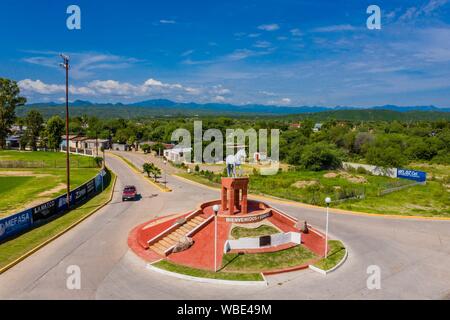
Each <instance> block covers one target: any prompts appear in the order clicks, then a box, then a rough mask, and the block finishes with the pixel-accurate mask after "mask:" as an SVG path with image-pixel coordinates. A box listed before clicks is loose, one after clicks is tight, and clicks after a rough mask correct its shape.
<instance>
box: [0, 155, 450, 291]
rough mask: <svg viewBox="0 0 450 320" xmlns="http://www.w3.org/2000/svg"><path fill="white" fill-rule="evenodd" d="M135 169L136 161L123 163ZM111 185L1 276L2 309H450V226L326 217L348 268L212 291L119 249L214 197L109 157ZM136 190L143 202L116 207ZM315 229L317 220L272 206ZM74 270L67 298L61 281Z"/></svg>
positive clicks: (316, 214)
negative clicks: (79, 304)
mask: <svg viewBox="0 0 450 320" xmlns="http://www.w3.org/2000/svg"><path fill="white" fill-rule="evenodd" d="M124 155H125V156H126V157H127V158H128V159H129V160H130V161H132V162H133V163H135V164H137V165H141V164H142V163H143V162H144V161H145V160H146V159H145V157H146V156H144V155H142V154H134V153H124ZM107 163H108V166H109V167H110V168H111V169H112V170H113V171H114V172H116V174H117V176H118V181H117V184H116V188H115V190H114V197H113V201H112V202H111V203H110V204H109V205H107V206H105V207H104V208H102V209H101V210H99V211H98V212H97V213H96V214H95V215H93V216H92V217H90V218H88V219H87V220H85V221H84V222H82V223H81V224H80V225H79V226H77V227H76V228H74V229H72V230H70V231H69V232H67V233H66V234H64V235H63V236H61V237H60V238H58V239H56V240H55V241H54V242H52V243H50V244H49V245H47V246H46V247H44V248H43V249H41V250H39V251H38V252H37V253H35V254H33V255H32V256H30V257H28V258H27V259H25V260H24V261H22V262H21V263H19V264H18V265H16V266H15V267H13V268H11V269H10V270H8V271H7V272H5V273H4V274H2V275H0V299H449V298H450V273H449V272H448V268H449V266H450V221H433V220H405V219H385V218H382V217H372V216H356V215H345V214H338V213H331V214H330V233H331V234H332V236H333V237H336V238H339V239H341V240H343V241H344V242H345V244H346V245H347V247H348V249H349V257H348V260H347V262H346V263H345V264H344V265H343V266H342V267H341V268H339V269H338V270H337V271H335V272H333V273H331V274H329V275H327V276H326V277H324V276H322V275H319V274H317V273H315V272H313V271H311V270H304V271H299V272H292V273H287V274H282V275H275V276H270V277H268V281H269V285H268V286H267V287H242V286H239V288H238V289H236V287H233V286H223V285H222V286H218V285H214V284H206V283H196V282H190V281H187V280H179V279H174V278H171V277H168V276H163V275H161V274H157V273H153V272H151V271H149V270H147V269H146V268H145V262H143V261H142V260H140V259H139V258H137V257H136V256H135V255H134V254H133V253H132V252H131V251H130V250H129V249H128V247H127V237H128V233H129V231H130V230H131V229H132V228H133V227H134V226H136V225H138V224H140V223H143V222H145V221H147V220H150V219H151V218H153V217H157V216H164V215H167V214H172V213H178V212H186V211H188V210H190V209H192V208H193V207H195V205H197V204H198V203H200V202H203V201H205V200H209V199H216V198H219V192H218V191H214V190H211V189H208V188H204V187H202V186H198V185H193V184H190V183H187V182H185V181H181V180H179V179H176V178H174V177H171V176H168V177H167V181H168V185H169V186H170V188H171V189H172V190H173V191H172V192H170V193H163V192H160V191H159V190H158V189H157V188H155V187H154V186H153V185H151V184H150V183H148V182H147V181H146V180H145V179H144V178H142V177H141V176H139V175H138V174H136V173H135V172H134V171H133V170H131V169H130V168H129V167H128V166H127V165H126V164H125V163H124V162H123V161H121V160H120V159H118V158H116V157H114V156H110V155H107ZM126 184H134V185H136V186H137V188H138V190H139V191H140V193H141V196H142V199H141V200H140V201H137V202H124V203H123V202H121V192H120V191H121V189H122V187H123V186H124V185H126ZM267 202H268V203H269V204H271V205H273V206H274V207H277V208H279V209H281V210H283V211H285V212H287V213H289V214H291V215H293V216H296V217H298V218H301V219H306V220H307V221H308V222H309V223H311V224H312V225H314V226H316V227H317V228H319V229H323V228H322V226H324V222H325V219H324V218H325V217H324V214H323V210H321V209H317V208H299V207H297V206H292V205H288V204H280V203H271V202H270V201H267ZM71 265H77V266H79V267H80V270H81V289H79V290H69V289H67V286H66V282H67V277H68V276H69V275H68V274H67V273H66V271H67V268H68V267H69V266H71ZM370 265H377V266H379V267H380V270H381V288H380V289H379V290H377V289H375V290H369V289H368V288H367V284H366V283H367V278H368V276H369V275H368V274H367V268H368V266H370Z"/></svg>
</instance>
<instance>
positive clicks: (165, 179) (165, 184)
mask: <svg viewBox="0 0 450 320" xmlns="http://www.w3.org/2000/svg"><path fill="white" fill-rule="evenodd" d="M164 186H165V187H167V160H164Z"/></svg>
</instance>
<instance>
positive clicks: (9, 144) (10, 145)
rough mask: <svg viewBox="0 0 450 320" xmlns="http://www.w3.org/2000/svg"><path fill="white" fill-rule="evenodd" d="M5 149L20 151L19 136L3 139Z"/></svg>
mask: <svg viewBox="0 0 450 320" xmlns="http://www.w3.org/2000/svg"><path fill="white" fill-rule="evenodd" d="M5 141H6V148H7V149H20V136H19V135H12V136H8V137H6V139H5Z"/></svg>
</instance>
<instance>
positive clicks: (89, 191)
mask: <svg viewBox="0 0 450 320" xmlns="http://www.w3.org/2000/svg"><path fill="white" fill-rule="evenodd" d="M95 190H96V189H95V179H92V180H91V181H88V182H87V183H86V195H87V197H90V196H91V195H93V194H94V193H95Z"/></svg>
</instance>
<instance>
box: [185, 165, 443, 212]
mask: <svg viewBox="0 0 450 320" xmlns="http://www.w3.org/2000/svg"><path fill="white" fill-rule="evenodd" d="M411 167H414V168H418V169H422V170H425V171H427V172H428V171H430V172H431V173H432V174H434V177H435V178H433V179H430V180H429V181H427V183H426V185H417V186H413V187H409V188H405V189H403V190H399V191H395V192H392V193H390V194H386V195H384V196H380V195H379V192H380V191H381V190H384V189H388V188H393V187H398V186H402V185H405V184H410V183H412V181H409V180H406V179H393V178H388V177H381V176H372V175H367V174H359V173H355V174H352V173H348V174H347V175H346V174H342V173H340V172H338V171H320V172H313V171H283V172H281V173H278V174H276V175H273V176H261V175H251V176H250V184H249V191H250V192H251V193H254V194H263V195H270V196H274V197H278V198H284V199H288V200H293V201H298V202H302V203H309V204H314V205H320V206H324V199H325V198H326V197H327V196H331V198H332V200H336V199H339V198H340V197H341V196H342V194H344V195H346V197H347V196H350V195H352V194H361V193H364V195H365V198H364V199H354V200H347V201H344V202H337V203H333V204H332V206H333V207H335V208H340V209H345V210H349V211H360V212H369V213H377V214H394V215H395V214H397V215H415V216H428V217H450V187H449V186H450V184H448V182H446V181H448V179H449V175H448V173H449V172H450V166H437V167H436V168H431V167H430V166H426V165H425V166H424V165H422V166H421V165H417V164H416V165H414V166H411ZM327 174H335V175H336V176H335V177H330V176H328V177H327V176H325V175H327ZM179 175H180V176H181V177H184V178H187V179H190V180H192V181H195V182H199V183H202V184H205V185H207V186H211V187H220V185H219V182H220V177H219V176H217V175H215V176H213V177H212V178H211V179H208V178H206V177H205V176H202V175H200V174H187V173H182V174H179ZM358 179H360V181H358Z"/></svg>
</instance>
